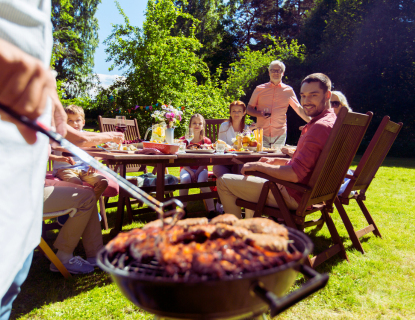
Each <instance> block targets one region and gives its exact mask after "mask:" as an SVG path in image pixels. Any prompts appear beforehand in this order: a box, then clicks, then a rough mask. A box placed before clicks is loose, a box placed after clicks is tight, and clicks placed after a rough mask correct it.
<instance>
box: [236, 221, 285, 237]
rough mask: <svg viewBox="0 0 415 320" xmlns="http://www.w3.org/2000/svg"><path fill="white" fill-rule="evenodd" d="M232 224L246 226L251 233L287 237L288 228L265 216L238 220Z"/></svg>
mask: <svg viewBox="0 0 415 320" xmlns="http://www.w3.org/2000/svg"><path fill="white" fill-rule="evenodd" d="M234 226H236V227H243V228H246V229H248V230H250V231H252V232H253V233H264V234H275V235H278V236H280V237H283V238H285V239H288V230H287V229H286V228H285V227H284V226H282V225H280V224H278V223H276V222H274V221H272V220H270V219H266V218H252V219H244V220H238V221H237V222H235V223H234Z"/></svg>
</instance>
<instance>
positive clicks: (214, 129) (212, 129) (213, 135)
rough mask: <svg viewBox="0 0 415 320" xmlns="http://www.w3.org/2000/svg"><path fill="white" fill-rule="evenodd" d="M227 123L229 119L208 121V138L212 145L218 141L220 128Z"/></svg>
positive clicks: (206, 128)
mask: <svg viewBox="0 0 415 320" xmlns="http://www.w3.org/2000/svg"><path fill="white" fill-rule="evenodd" d="M225 121H228V119H206V127H205V132H206V137H208V138H209V139H210V141H212V143H214V142H216V141H217V140H218V137H219V127H220V125H221V124H222V123H223V122H225Z"/></svg>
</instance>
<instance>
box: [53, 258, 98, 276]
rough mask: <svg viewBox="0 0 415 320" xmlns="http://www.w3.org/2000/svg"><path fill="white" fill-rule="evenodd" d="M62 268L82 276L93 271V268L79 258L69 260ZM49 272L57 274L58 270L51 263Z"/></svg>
mask: <svg viewBox="0 0 415 320" xmlns="http://www.w3.org/2000/svg"><path fill="white" fill-rule="evenodd" d="M63 266H64V267H65V268H66V269H67V270H68V271H69V272H70V273H73V274H83V273H90V272H93V271H94V267H93V266H92V265H91V264H90V263H89V262H88V261H86V260H84V259H82V258H81V257H80V256H75V257H73V258H71V259H70V260H69V261H68V262H67V263H64V264H63ZM49 269H50V271H52V272H59V270H58V268H56V266H55V265H54V264H53V263H51V264H50V268H49Z"/></svg>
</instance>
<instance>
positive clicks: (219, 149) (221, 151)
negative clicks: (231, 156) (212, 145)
mask: <svg viewBox="0 0 415 320" xmlns="http://www.w3.org/2000/svg"><path fill="white" fill-rule="evenodd" d="M225 148H226V145H225V144H223V143H216V153H217V154H224V153H225Z"/></svg>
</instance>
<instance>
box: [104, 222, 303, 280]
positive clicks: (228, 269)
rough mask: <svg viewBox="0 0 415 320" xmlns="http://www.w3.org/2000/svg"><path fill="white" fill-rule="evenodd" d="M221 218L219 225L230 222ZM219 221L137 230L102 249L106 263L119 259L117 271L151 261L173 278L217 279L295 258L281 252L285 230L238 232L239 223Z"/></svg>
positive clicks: (268, 227)
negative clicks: (106, 256)
mask: <svg viewBox="0 0 415 320" xmlns="http://www.w3.org/2000/svg"><path fill="white" fill-rule="evenodd" d="M227 218H229V217H224V219H222V221H228V222H231V221H232V219H227ZM264 220H265V221H264ZM219 221H220V219H217V223H216V224H208V223H207V219H206V218H194V219H185V220H180V221H179V222H178V224H177V225H175V226H173V227H170V228H164V229H163V228H160V227H157V226H158V225H161V222H160V220H158V222H157V220H156V221H153V222H151V223H149V224H147V225H146V228H143V229H142V230H140V229H135V230H133V231H131V232H128V233H122V234H120V235H118V236H117V237H116V238H115V239H113V240H112V241H111V242H109V243H108V244H107V246H106V248H107V250H108V252H109V253H110V258H111V257H113V258H112V259H115V260H116V259H117V257H121V258H120V259H119V261H123V262H121V263H119V266H120V267H121V268H124V266H125V264H124V263H126V264H127V265H128V263H130V262H131V261H132V260H133V261H135V262H136V263H141V264H146V263H149V262H150V261H151V260H156V261H157V262H158V263H159V264H160V265H161V266H162V267H163V268H164V270H165V271H166V272H167V274H169V275H171V276H174V277H176V276H179V277H183V276H185V275H192V274H193V275H197V276H202V277H203V276H207V277H209V278H218V279H220V278H223V277H225V276H227V275H238V274H241V273H247V272H256V271H260V270H264V269H267V268H272V267H276V266H279V265H281V264H283V263H287V262H289V261H292V260H294V259H299V258H300V257H301V254H299V255H298V254H290V253H288V252H287V251H286V250H287V233H284V232H283V231H282V230H283V229H285V228H284V227H283V226H280V225H279V224H277V223H275V222H273V221H271V220H268V219H261V218H255V219H248V220H245V221H247V222H245V223H243V225H244V226H240V222H241V221H244V220H238V221H236V222H237V223H235V225H233V226H232V225H229V224H225V223H220V222H219ZM179 223H180V225H179ZM259 231H263V232H264V233H258V232H259ZM117 253H119V254H120V255H116V254H117ZM122 257H124V258H122ZM115 260H114V261H115Z"/></svg>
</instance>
